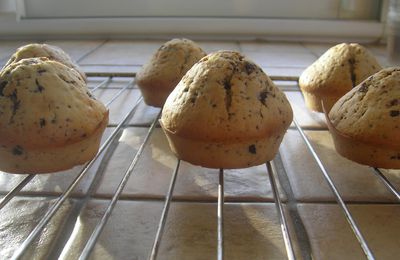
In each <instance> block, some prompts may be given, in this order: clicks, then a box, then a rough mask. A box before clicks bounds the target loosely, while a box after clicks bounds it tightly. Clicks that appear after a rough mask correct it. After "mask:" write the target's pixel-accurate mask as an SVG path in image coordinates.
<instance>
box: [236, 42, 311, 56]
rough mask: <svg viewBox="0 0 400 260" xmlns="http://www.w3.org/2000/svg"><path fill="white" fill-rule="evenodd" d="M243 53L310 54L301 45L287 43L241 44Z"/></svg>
mask: <svg viewBox="0 0 400 260" xmlns="http://www.w3.org/2000/svg"><path fill="white" fill-rule="evenodd" d="M239 46H240V48H241V50H242V51H243V52H267V53H307V54H309V53H310V50H308V49H307V48H305V47H304V46H303V45H302V44H300V43H287V42H240V44H239Z"/></svg>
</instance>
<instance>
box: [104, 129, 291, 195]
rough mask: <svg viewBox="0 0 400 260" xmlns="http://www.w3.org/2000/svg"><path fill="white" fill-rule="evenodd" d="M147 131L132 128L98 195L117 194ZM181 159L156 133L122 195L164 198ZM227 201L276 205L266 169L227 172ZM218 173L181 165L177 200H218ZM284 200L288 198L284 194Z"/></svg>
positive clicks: (155, 132)
mask: <svg viewBox="0 0 400 260" xmlns="http://www.w3.org/2000/svg"><path fill="white" fill-rule="evenodd" d="M146 132H147V128H129V129H126V130H125V131H124V134H123V135H122V137H121V138H120V144H119V146H118V148H117V149H116V151H115V153H114V155H113V157H111V159H110V161H109V163H108V165H107V168H106V172H107V174H106V175H105V176H104V177H103V179H102V182H101V183H100V185H99V188H98V189H97V192H96V195H97V196H100V197H110V196H111V195H112V194H113V193H114V192H115V190H116V188H117V186H118V183H119V182H120V180H121V179H122V175H123V174H124V173H125V171H126V169H127V168H128V166H129V163H130V161H131V160H132V158H133V157H134V155H135V153H136V151H137V149H138V147H139V145H140V144H141V142H142V140H143V136H144V135H145V133H146ZM176 163H177V159H176V157H175V156H174V154H173V153H172V152H171V151H170V148H169V145H168V142H167V140H166V137H165V135H164V133H163V132H162V130H161V129H160V128H157V129H155V130H154V133H153V134H152V136H151V138H150V140H149V143H148V144H147V146H146V147H145V149H144V152H143V154H142V156H141V157H140V159H139V162H138V164H137V166H136V168H135V169H134V172H133V173H132V175H131V177H130V179H129V180H128V183H127V185H126V187H125V189H124V191H123V193H122V197H124V198H163V197H164V196H165V195H166V193H167V191H168V187H169V183H170V181H171V177H172V174H173V170H174V169H175V166H176ZM224 177H225V179H224V181H225V196H226V200H228V201H229V200H234V201H273V195H272V191H271V186H270V183H269V179H268V175H267V171H266V166H265V165H261V166H257V167H251V168H247V169H240V170H226V171H225V172H224ZM217 191H218V170H217V169H207V168H203V167H196V166H193V165H191V164H189V163H187V162H181V166H180V169H179V173H178V179H177V181H176V185H175V190H174V193H173V195H174V198H177V199H182V200H213V201H215V200H216V198H217ZM281 198H282V199H283V200H284V199H285V197H284V196H283V195H282V194H281Z"/></svg>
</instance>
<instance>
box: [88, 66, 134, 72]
mask: <svg viewBox="0 0 400 260" xmlns="http://www.w3.org/2000/svg"><path fill="white" fill-rule="evenodd" d="M80 67H81V68H82V69H83V71H84V72H85V73H96V72H109V73H119V72H128V73H132V72H138V71H139V70H140V68H141V66H140V65H80Z"/></svg>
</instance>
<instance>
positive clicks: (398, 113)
mask: <svg viewBox="0 0 400 260" xmlns="http://www.w3.org/2000/svg"><path fill="white" fill-rule="evenodd" d="M399 115H400V111H399V110H390V116H391V117H395V116H399Z"/></svg>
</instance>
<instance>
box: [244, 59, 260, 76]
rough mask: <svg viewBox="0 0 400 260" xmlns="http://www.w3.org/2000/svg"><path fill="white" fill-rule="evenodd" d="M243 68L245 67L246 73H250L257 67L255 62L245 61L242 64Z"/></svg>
mask: <svg viewBox="0 0 400 260" xmlns="http://www.w3.org/2000/svg"><path fill="white" fill-rule="evenodd" d="M244 68H245V69H246V72H247V74H248V75H250V74H251V73H252V72H253V71H255V70H256V68H257V67H256V65H255V64H252V63H249V62H246V64H245V65H244Z"/></svg>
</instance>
